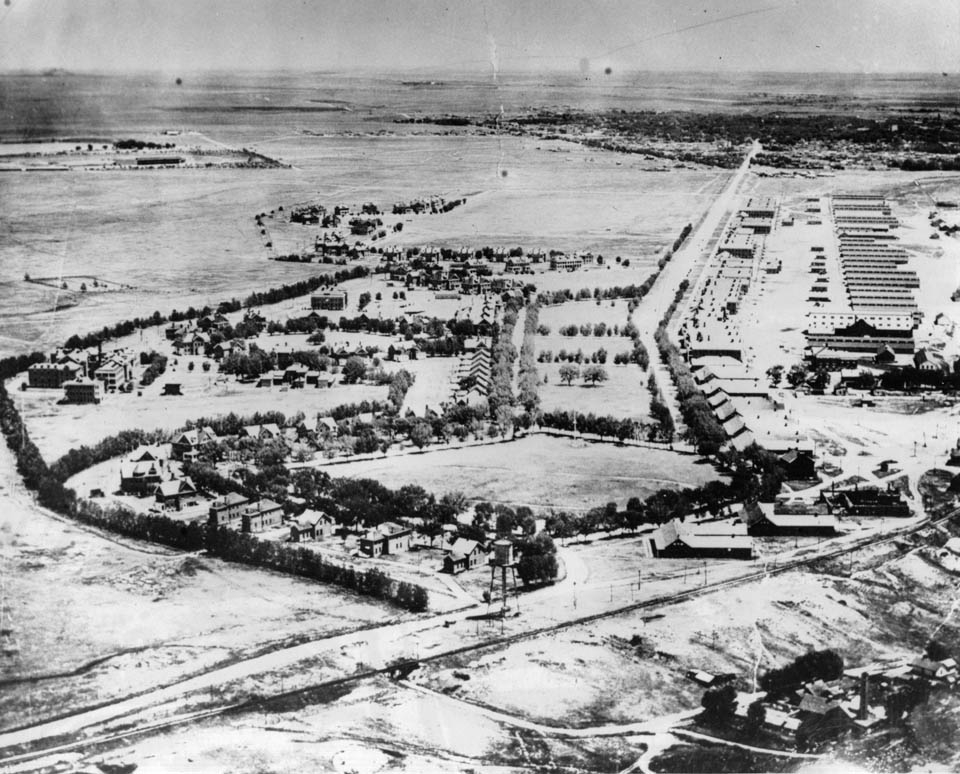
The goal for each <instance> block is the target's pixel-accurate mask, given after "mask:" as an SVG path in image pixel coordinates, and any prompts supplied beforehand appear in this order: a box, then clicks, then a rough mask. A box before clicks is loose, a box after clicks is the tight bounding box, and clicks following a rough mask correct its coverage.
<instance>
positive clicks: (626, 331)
mask: <svg viewBox="0 0 960 774" xmlns="http://www.w3.org/2000/svg"><path fill="white" fill-rule="evenodd" d="M634 330H636V328H635V327H634V328H630V327H629V326H627V325H625V326H624V327H623V328H621V327H620V326H619V325H607V324H606V323H605V322H598V323H594V324H590V323H584V324H583V325H580V326H576V325H563V326H561V327H560V329H559V330H558V333H559V334H560V335H561V336H576V335H578V334H579V335H580V336H590V335H593V336H631V335H632V333H633V331H634Z"/></svg>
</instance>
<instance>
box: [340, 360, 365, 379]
mask: <svg viewBox="0 0 960 774" xmlns="http://www.w3.org/2000/svg"><path fill="white" fill-rule="evenodd" d="M366 372H367V367H366V365H364V362H363V360H362V359H361V358H359V357H351V358H347V362H346V363H344V365H343V382H344V384H356V383H357V382H359V381H360V380H361V379H363V376H364V374H366Z"/></svg>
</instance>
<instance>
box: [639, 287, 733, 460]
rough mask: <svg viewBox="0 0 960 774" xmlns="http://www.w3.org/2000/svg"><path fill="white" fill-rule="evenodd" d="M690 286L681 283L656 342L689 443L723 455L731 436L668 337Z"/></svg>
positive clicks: (658, 328) (658, 326) (707, 454)
mask: <svg viewBox="0 0 960 774" xmlns="http://www.w3.org/2000/svg"><path fill="white" fill-rule="evenodd" d="M689 285H690V283H689V282H688V281H687V280H683V281H682V282H681V283H680V285H679V287H678V288H677V292H676V294H675V295H674V298H673V301H672V302H671V303H670V306H669V307H667V311H666V312H665V313H664V315H663V318H662V319H661V320H660V323H659V324H658V325H657V330H656V332H655V333H654V339H655V340H656V342H657V348H658V349H659V351H660V358H661V360H662V361H663V362H664V364H666V366H667V368H668V369H669V370H670V375H671V376H672V377H673V383H674V385H675V386H676V388H677V400H678V401H679V404H680V414H681V415H682V416H683V422H684V424H685V425H686V427H687V433H686V436H687V440H689V441H690V442H691V443H693V444H694V445H695V446H696V447H697V451H698V452H699V453H700V454H703V455H705V456H710V455H715V454H716V453H717V452H719V451H720V447H721V446H723V444H724V443H726V440H727V434H726V433H725V432H724V430H723V427H722V426H721V425H720V423H719V422H718V421H717V417H716V415H715V414H714V413H713V410H712V409H711V408H710V404H709V403H707V400H706V398H704V397H703V393H702V392H701V391H700V389H699V388H698V387H697V383H696V381H695V380H694V378H693V373H692V372H691V371H690V367H689V366H688V365H687V363H686V362H685V361H684V359H683V357H682V356H681V355H680V351H679V350H678V349H677V347H676V345H674V343H673V342H672V341H671V340H670V337H669V335H668V334H667V325H668V323H669V321H670V318H671V317H673V315H674V313H675V312H676V311H677V306H678V305H679V303H680V300H681V299H682V298H683V295H684V293H686V291H687V288H688V287H689Z"/></svg>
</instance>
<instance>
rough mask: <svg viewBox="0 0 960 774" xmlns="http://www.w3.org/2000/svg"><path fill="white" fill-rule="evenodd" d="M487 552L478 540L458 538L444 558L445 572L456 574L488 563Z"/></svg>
mask: <svg viewBox="0 0 960 774" xmlns="http://www.w3.org/2000/svg"><path fill="white" fill-rule="evenodd" d="M486 559H487V552H486V551H485V550H484V548H483V546H481V545H480V543H478V542H477V541H476V540H467V539H466V538H457V539H456V540H455V541H453V544H452V545H451V546H450V549H449V550H448V551H447V554H446V556H444V557H443V568H442V570H443V572H448V573H451V574H456V573H460V572H464V571H466V570H472V569H473V568H474V567H478V566H480V565H482V564H484V563H485V562H486Z"/></svg>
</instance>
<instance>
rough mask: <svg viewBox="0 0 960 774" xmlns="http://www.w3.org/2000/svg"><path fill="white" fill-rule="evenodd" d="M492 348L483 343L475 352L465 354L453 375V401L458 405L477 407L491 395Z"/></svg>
mask: <svg viewBox="0 0 960 774" xmlns="http://www.w3.org/2000/svg"><path fill="white" fill-rule="evenodd" d="M492 365H493V362H492V355H491V353H490V347H489V346H488V345H487V344H486V343H484V342H481V343H480V344H479V345H478V346H477V348H476V349H475V350H473V352H464V353H463V354H462V355H461V356H460V363H459V365H458V366H457V370H456V372H455V373H454V375H453V381H454V383H455V387H454V392H453V400H454V401H455V402H456V403H458V404H461V405H463V404H466V405H470V406H473V405H477V404H479V403H481V402H482V401H484V400H486V398H487V395H489V394H490V385H491V381H490V374H491V369H492Z"/></svg>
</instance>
